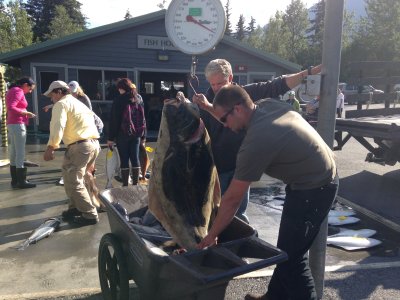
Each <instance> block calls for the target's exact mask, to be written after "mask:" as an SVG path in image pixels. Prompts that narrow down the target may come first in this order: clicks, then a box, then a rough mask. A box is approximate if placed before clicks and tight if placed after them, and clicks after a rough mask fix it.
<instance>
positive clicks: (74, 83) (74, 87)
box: [68, 80, 79, 93]
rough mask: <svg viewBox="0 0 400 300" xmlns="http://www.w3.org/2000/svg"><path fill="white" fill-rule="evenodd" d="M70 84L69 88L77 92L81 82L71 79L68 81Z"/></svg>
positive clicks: (72, 91)
mask: <svg viewBox="0 0 400 300" xmlns="http://www.w3.org/2000/svg"><path fill="white" fill-rule="evenodd" d="M68 86H69V90H70V91H71V93H76V91H77V90H78V88H79V83H78V82H77V81H74V80H73V81H71V82H70V83H68Z"/></svg>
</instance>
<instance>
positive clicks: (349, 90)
mask: <svg viewBox="0 0 400 300" xmlns="http://www.w3.org/2000/svg"><path fill="white" fill-rule="evenodd" d="M342 92H343V95H344V100H345V101H346V102H347V103H348V104H356V103H357V102H358V101H359V100H360V99H358V97H356V96H355V95H358V94H363V97H362V98H361V101H362V102H364V101H366V99H368V97H366V96H365V95H367V94H369V93H373V94H374V95H380V94H384V91H382V90H379V89H376V88H374V87H373V86H372V85H362V86H358V85H350V84H346V85H345V86H344V88H343V89H342ZM376 98H377V97H375V100H374V102H379V101H376Z"/></svg>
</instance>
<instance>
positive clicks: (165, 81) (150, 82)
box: [140, 72, 187, 131]
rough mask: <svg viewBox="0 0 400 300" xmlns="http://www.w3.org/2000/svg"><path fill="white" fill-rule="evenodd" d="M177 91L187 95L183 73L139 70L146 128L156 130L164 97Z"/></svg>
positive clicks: (172, 95) (171, 95)
mask: <svg viewBox="0 0 400 300" xmlns="http://www.w3.org/2000/svg"><path fill="white" fill-rule="evenodd" d="M178 91H182V92H183V93H184V94H185V95H187V80H186V74H185V73H168V72H141V73H140V94H141V96H142V98H143V102H144V111H145V115H146V124H147V129H148V130H150V131H152V130H155V131H158V129H159V127H160V121H161V112H162V108H163V105H164V99H166V98H169V97H175V95H176V93H177V92H178Z"/></svg>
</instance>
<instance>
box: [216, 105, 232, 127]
mask: <svg viewBox="0 0 400 300" xmlns="http://www.w3.org/2000/svg"><path fill="white" fill-rule="evenodd" d="M234 109H235V105H234V106H232V108H231V109H230V110H228V111H227V112H226V113H225V114H224V115H223V116H222V117H221V118H219V121H220V122H221V123H222V124H225V123H226V119H227V118H228V116H229V115H230V114H231V113H232V112H233V110H234Z"/></svg>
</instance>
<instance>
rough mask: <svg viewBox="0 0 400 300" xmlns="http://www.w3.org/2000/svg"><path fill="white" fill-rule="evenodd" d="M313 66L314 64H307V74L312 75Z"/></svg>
mask: <svg viewBox="0 0 400 300" xmlns="http://www.w3.org/2000/svg"><path fill="white" fill-rule="evenodd" d="M313 68H314V66H309V67H308V68H307V75H312V69H313Z"/></svg>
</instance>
